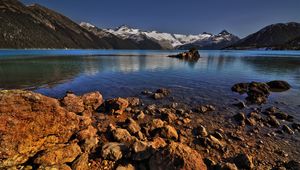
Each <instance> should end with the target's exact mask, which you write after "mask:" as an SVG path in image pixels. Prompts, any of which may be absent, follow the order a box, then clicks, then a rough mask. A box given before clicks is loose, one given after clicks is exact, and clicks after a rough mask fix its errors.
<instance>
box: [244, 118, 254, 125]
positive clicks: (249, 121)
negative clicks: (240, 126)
mask: <svg viewBox="0 0 300 170" xmlns="http://www.w3.org/2000/svg"><path fill="white" fill-rule="evenodd" d="M246 124H248V125H249V126H255V125H256V121H255V119H254V118H251V117H250V118H247V119H246Z"/></svg>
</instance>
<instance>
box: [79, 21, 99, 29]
mask: <svg viewBox="0 0 300 170" xmlns="http://www.w3.org/2000/svg"><path fill="white" fill-rule="evenodd" d="M79 25H80V26H81V27H86V28H95V27H96V26H94V25H93V24H90V23H88V22H81V23H80V24H79Z"/></svg>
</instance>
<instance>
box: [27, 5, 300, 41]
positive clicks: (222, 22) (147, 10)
mask: <svg viewBox="0 0 300 170" xmlns="http://www.w3.org/2000/svg"><path fill="white" fill-rule="evenodd" d="M21 2H23V3H25V4H32V3H38V4H40V5H43V6H46V7H48V8H50V9H53V10H55V11H58V12H60V13H62V14H64V15H66V16H68V17H69V18H71V19H73V20H74V21H76V22H81V21H86V22H90V23H92V24H94V25H96V26H98V27H100V28H114V27H117V26H120V25H123V24H126V25H129V26H132V27H137V28H141V29H143V30H158V31H163V32H171V33H183V34H198V33H202V32H211V33H219V32H220V31H221V30H223V29H226V30H228V31H229V32H232V33H234V34H236V35H238V36H240V37H244V36H246V35H248V34H250V33H253V32H256V31H258V30H259V29H261V28H262V27H264V26H266V25H269V24H273V23H280V22H284V23H285V22H291V21H293V22H300V0H151V1H150V0H21Z"/></svg>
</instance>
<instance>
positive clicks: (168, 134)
mask: <svg viewBox="0 0 300 170" xmlns="http://www.w3.org/2000/svg"><path fill="white" fill-rule="evenodd" d="M160 134H161V136H162V137H164V138H167V139H173V140H177V139H178V133H177V131H176V129H175V128H174V127H172V126H170V125H166V126H164V127H163V128H161V132H160Z"/></svg>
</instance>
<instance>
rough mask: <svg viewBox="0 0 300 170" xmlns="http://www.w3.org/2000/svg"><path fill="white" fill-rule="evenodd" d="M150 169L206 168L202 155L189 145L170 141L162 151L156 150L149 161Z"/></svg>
mask: <svg viewBox="0 0 300 170" xmlns="http://www.w3.org/2000/svg"><path fill="white" fill-rule="evenodd" d="M149 166H150V169H151V170H164V169H174V170H175V169H182V170H183V169H190V170H206V169H207V167H206V165H205V164H204V162H203V160H202V156H201V155H200V154H199V153H198V152H196V151H195V150H193V149H191V148H190V147H188V146H186V145H184V144H180V143H176V142H172V143H171V144H170V145H169V146H167V147H166V148H164V149H163V150H162V151H158V152H156V153H155V154H154V155H153V156H152V157H151V159H150V161H149Z"/></svg>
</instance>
